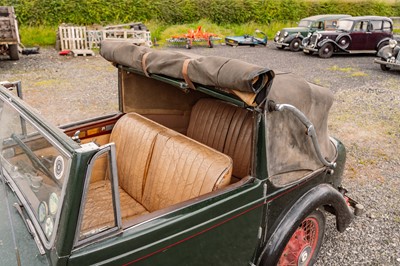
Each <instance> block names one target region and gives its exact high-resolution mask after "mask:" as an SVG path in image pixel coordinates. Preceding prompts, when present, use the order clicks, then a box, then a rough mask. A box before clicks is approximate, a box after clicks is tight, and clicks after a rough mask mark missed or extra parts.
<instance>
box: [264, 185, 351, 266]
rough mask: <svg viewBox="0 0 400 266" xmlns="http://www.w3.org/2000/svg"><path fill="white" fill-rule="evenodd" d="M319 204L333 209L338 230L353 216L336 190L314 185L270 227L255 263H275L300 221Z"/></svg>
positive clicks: (326, 186)
mask: <svg viewBox="0 0 400 266" xmlns="http://www.w3.org/2000/svg"><path fill="white" fill-rule="evenodd" d="M321 206H330V207H332V208H333V209H334V212H335V214H336V226H337V229H338V231H340V232H343V231H344V230H345V229H346V227H347V226H348V225H349V224H350V223H351V221H352V220H353V218H354V214H353V213H352V212H351V211H350V209H349V207H348V206H347V203H346V201H345V199H344V197H343V195H342V194H341V193H340V192H339V191H338V190H336V189H334V188H333V187H332V186H331V185H328V184H321V185H319V186H317V187H314V188H312V189H310V190H309V191H308V192H307V193H306V194H304V195H303V196H302V197H301V198H300V199H299V200H298V201H297V202H296V203H295V204H294V205H293V206H292V207H291V208H290V210H289V211H288V212H287V214H286V215H285V216H284V217H283V218H282V220H281V222H280V223H279V224H278V225H277V226H276V227H275V228H271V230H274V231H273V233H272V234H271V237H270V238H269V239H268V242H267V243H266V245H265V246H264V248H263V250H262V252H261V255H260V257H259V258H258V261H257V265H260V263H261V261H262V262H263V263H262V264H263V265H276V264H277V262H278V260H279V256H280V254H281V252H282V250H283V249H284V247H285V246H286V243H287V242H288V241H289V239H290V237H291V236H292V234H293V233H294V231H295V230H296V229H297V227H298V226H299V225H300V223H301V222H302V221H303V220H304V219H305V218H306V217H307V215H309V214H310V213H311V212H312V211H314V210H316V209H318V208H320V207H321Z"/></svg>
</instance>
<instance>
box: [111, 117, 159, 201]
mask: <svg viewBox="0 0 400 266" xmlns="http://www.w3.org/2000/svg"><path fill="white" fill-rule="evenodd" d="M163 130H166V128H165V127H163V126H161V125H159V124H156V123H154V122H152V121H150V120H148V119H146V118H144V117H142V116H140V115H137V114H135V113H130V114H126V115H124V116H123V117H121V118H120V119H119V120H118V122H117V123H116V124H115V126H114V129H113V131H112V132H111V136H110V141H111V142H114V143H115V148H116V154H117V169H118V181H119V185H120V186H121V187H122V188H124V190H125V191H126V192H127V193H128V194H129V195H130V196H131V197H132V198H134V199H135V200H137V201H139V202H140V201H141V200H142V195H143V188H144V185H145V182H146V178H145V177H146V175H147V169H148V166H149V163H150V158H151V154H152V152H153V146H154V142H155V138H156V136H157V134H158V133H159V132H161V131H163Z"/></svg>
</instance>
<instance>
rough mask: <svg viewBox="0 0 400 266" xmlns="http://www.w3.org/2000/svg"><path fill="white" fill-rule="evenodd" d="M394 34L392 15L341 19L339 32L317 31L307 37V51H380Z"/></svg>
mask: <svg viewBox="0 0 400 266" xmlns="http://www.w3.org/2000/svg"><path fill="white" fill-rule="evenodd" d="M392 37H393V23H392V20H391V19H390V18H387V17H380V16H362V17H351V18H345V19H340V20H339V21H338V24H337V28H336V30H335V31H316V32H314V33H313V34H312V35H311V36H309V37H307V38H304V40H303V43H302V45H303V52H304V53H305V54H313V53H318V55H319V56H320V57H322V58H329V57H331V56H332V55H333V54H334V53H342V54H356V53H364V54H366V53H370V54H376V53H377V51H379V50H380V49H381V48H382V47H383V46H385V45H387V44H388V43H389V40H390V39H391V38H392Z"/></svg>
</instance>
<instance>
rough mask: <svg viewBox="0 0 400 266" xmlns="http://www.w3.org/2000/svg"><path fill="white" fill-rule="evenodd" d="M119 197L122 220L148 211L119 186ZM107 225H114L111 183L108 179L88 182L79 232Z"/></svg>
mask: <svg viewBox="0 0 400 266" xmlns="http://www.w3.org/2000/svg"><path fill="white" fill-rule="evenodd" d="M119 197H120V204H121V218H122V220H127V219H131V218H133V217H135V216H139V215H142V214H146V213H149V212H148V211H147V210H146V209H145V208H144V207H143V206H142V205H141V204H140V203H139V202H137V201H136V200H134V199H133V198H132V197H131V196H130V195H129V194H128V193H126V192H125V191H124V190H123V189H122V188H119ZM107 225H110V226H114V211H113V205H112V193H111V184H110V182H109V181H108V180H107V181H98V182H95V183H91V184H90V187H89V191H88V195H87V201H86V205H85V212H84V215H83V221H82V229H81V232H87V231H90V230H91V229H95V228H101V227H104V226H107Z"/></svg>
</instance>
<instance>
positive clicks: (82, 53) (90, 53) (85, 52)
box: [71, 49, 94, 57]
mask: <svg viewBox="0 0 400 266" xmlns="http://www.w3.org/2000/svg"><path fill="white" fill-rule="evenodd" d="M71 52H72V54H73V55H74V56H75V57H77V56H94V52H93V51H92V50H87V49H85V50H82V49H74V50H71Z"/></svg>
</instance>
